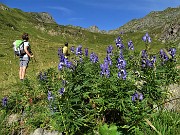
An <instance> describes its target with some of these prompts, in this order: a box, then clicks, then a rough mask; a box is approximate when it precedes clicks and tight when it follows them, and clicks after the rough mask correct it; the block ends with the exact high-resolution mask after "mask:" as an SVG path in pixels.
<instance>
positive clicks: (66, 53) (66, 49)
mask: <svg viewBox="0 0 180 135" xmlns="http://www.w3.org/2000/svg"><path fill="white" fill-rule="evenodd" d="M63 54H64V57H65V58H67V56H69V53H68V42H66V43H65V44H64V47H63Z"/></svg>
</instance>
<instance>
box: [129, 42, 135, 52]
mask: <svg viewBox="0 0 180 135" xmlns="http://www.w3.org/2000/svg"><path fill="white" fill-rule="evenodd" d="M128 48H129V50H134V45H133V42H132V41H131V40H130V41H129V42H128Z"/></svg>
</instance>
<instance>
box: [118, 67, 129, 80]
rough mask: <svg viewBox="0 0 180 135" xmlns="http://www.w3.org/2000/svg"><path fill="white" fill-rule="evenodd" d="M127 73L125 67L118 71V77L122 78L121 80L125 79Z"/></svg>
mask: <svg viewBox="0 0 180 135" xmlns="http://www.w3.org/2000/svg"><path fill="white" fill-rule="evenodd" d="M126 77H127V73H126V70H125V69H121V71H120V72H118V78H122V79H123V80H126Z"/></svg>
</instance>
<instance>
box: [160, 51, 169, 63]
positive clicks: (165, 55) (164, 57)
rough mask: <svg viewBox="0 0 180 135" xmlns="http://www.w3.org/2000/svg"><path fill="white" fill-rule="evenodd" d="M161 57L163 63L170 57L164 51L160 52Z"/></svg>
mask: <svg viewBox="0 0 180 135" xmlns="http://www.w3.org/2000/svg"><path fill="white" fill-rule="evenodd" d="M159 53H160V57H161V59H162V60H163V61H168V60H169V57H168V56H167V54H166V53H165V52H164V51H163V49H161V50H160V52H159Z"/></svg>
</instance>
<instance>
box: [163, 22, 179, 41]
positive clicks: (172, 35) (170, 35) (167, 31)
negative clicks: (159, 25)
mask: <svg viewBox="0 0 180 135" xmlns="http://www.w3.org/2000/svg"><path fill="white" fill-rule="evenodd" d="M160 40H161V41H163V42H167V41H178V40H180V21H176V22H174V23H171V24H167V25H165V26H164V28H163V32H162V34H161V37H160Z"/></svg>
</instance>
